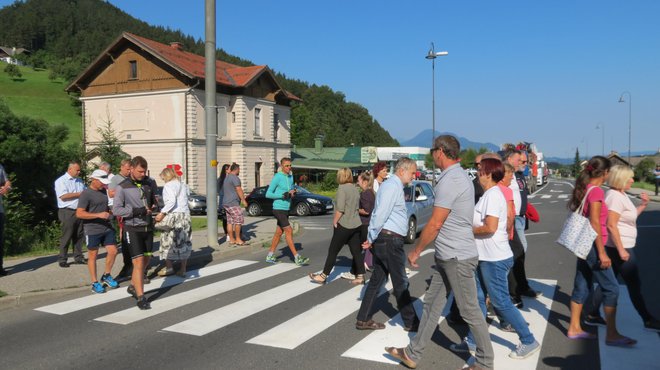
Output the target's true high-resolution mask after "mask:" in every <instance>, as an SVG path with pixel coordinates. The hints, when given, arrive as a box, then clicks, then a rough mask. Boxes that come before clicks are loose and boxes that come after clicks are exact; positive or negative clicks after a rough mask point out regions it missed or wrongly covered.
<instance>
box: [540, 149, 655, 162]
mask: <svg viewBox="0 0 660 370" xmlns="http://www.w3.org/2000/svg"><path fill="white" fill-rule="evenodd" d="M656 153H657V151H655V150H639V151H636V152H630V155H631V156H632V157H639V156H647V155H654V154H656ZM618 154H619V156H621V158H623V159H626V158H627V157H628V152H627V151H625V152H618ZM592 155H600V153H594V154H592V153H589V156H592ZM582 156H583V155H582V154H581V155H580V157H582ZM573 160H575V157H571V158H560V157H546V158H545V161H546V162H556V163H559V164H572V163H573Z"/></svg>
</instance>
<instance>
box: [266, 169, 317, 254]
mask: <svg viewBox="0 0 660 370" xmlns="http://www.w3.org/2000/svg"><path fill="white" fill-rule="evenodd" d="M280 168H281V169H282V170H281V171H280V172H278V173H276V174H275V176H273V179H272V180H271V182H270V185H269V186H268V191H266V198H268V199H274V201H273V216H275V219H276V220H277V229H276V230H275V235H273V241H272V243H271V245H270V249H269V250H268V255H267V256H266V262H268V263H277V262H279V261H278V260H277V258H276V257H275V256H274V255H273V253H274V252H275V248H277V245H278V244H279V243H280V238H281V237H282V234H284V235H285V238H286V244H287V245H288V246H289V249H290V250H291V254H292V255H293V260H294V262H295V263H296V265H298V266H302V265H306V264H308V263H309V258H305V257H303V256H301V255H299V254H298V251H297V250H296V247H295V246H294V245H293V229H291V225H290V224H289V210H290V209H291V199H292V198H293V197H294V196H295V195H296V189H295V187H294V185H293V174H292V173H291V158H287V157H284V158H282V160H280Z"/></svg>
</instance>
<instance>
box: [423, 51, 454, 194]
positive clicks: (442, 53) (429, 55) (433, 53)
mask: <svg viewBox="0 0 660 370" xmlns="http://www.w3.org/2000/svg"><path fill="white" fill-rule="evenodd" d="M447 54H449V53H448V52H446V51H438V52H436V51H435V45H434V44H433V43H431V49H430V50H429V52H428V53H427V54H426V59H431V81H432V85H433V88H432V89H433V95H432V96H433V99H432V105H433V109H432V110H433V133H432V134H431V136H432V139H431V149H433V145H435V58H437V57H444V56H445V55H447ZM433 185H434V186H435V161H433Z"/></svg>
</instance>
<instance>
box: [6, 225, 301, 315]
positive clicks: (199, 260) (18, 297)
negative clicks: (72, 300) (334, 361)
mask: <svg viewBox="0 0 660 370" xmlns="http://www.w3.org/2000/svg"><path fill="white" fill-rule="evenodd" d="M291 224H292V227H293V235H298V234H300V233H301V232H302V231H303V229H302V227H301V226H300V224H299V223H298V222H297V221H292V222H291ZM270 240H271V239H270V236H269V237H266V238H255V239H254V241H251V242H250V244H249V245H245V246H240V247H220V248H219V249H214V250H213V252H211V253H200V254H197V255H191V256H190V258H188V266H189V268H190V267H193V268H194V267H196V266H198V265H205V264H208V263H209V262H213V261H220V260H223V259H226V258H230V257H235V256H239V255H243V254H246V253H250V254H254V253H258V252H261V251H265V250H266V248H265V247H264V243H266V242H268V243H269V244H270ZM206 247H208V246H206ZM202 248H204V247H202ZM193 252H194V251H193ZM160 268H161V266H160V263H159V264H158V265H157V266H155V267H152V268H151V269H150V271H151V272H150V273H149V276H150V277H152V278H153V277H156V275H155V274H156V272H157V271H158V270H160ZM88 289H89V285H88V284H85V285H81V286H73V287H67V288H59V289H51V290H47V291H35V292H26V293H20V294H15V295H7V296H4V297H0V311H3V310H7V309H11V308H15V307H21V306H24V305H29V304H32V303H35V302H39V301H40V300H42V299H43V298H44V297H45V296H51V295H54V294H67V293H75V292H79V291H83V290H88Z"/></svg>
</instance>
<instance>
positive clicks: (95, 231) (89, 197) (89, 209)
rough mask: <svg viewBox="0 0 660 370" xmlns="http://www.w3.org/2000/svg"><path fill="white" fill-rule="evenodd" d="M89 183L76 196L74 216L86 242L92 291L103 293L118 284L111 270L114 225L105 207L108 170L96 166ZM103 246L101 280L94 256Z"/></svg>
mask: <svg viewBox="0 0 660 370" xmlns="http://www.w3.org/2000/svg"><path fill="white" fill-rule="evenodd" d="M89 178H90V183H89V187H88V188H87V189H85V190H83V192H82V194H80V198H78V208H77V209H76V217H78V218H79V219H81V220H82V223H83V229H84V231H85V239H86V242H87V250H88V251H89V253H88V257H89V258H88V261H87V267H88V268H89V274H90V276H91V278H92V292H94V293H105V288H106V287H109V288H112V289H114V288H117V287H118V286H119V284H118V283H117V282H116V281H115V280H114V279H113V278H112V276H111V275H110V271H112V265H113V264H114V263H115V257H117V243H116V239H115V238H116V235H115V229H114V228H113V227H112V223H111V222H110V220H111V219H112V213H111V212H110V208H109V207H108V195H107V193H106V189H105V187H106V186H107V185H108V184H110V180H109V179H108V173H107V172H105V171H103V170H101V169H98V170H95V171H94V172H92V175H91V176H90V177H89ZM101 246H103V247H105V249H106V251H107V253H108V255H107V257H106V259H105V270H104V273H103V275H102V276H101V282H100V283H99V281H98V280H97V279H96V256H97V254H98V250H99V247H101Z"/></svg>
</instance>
